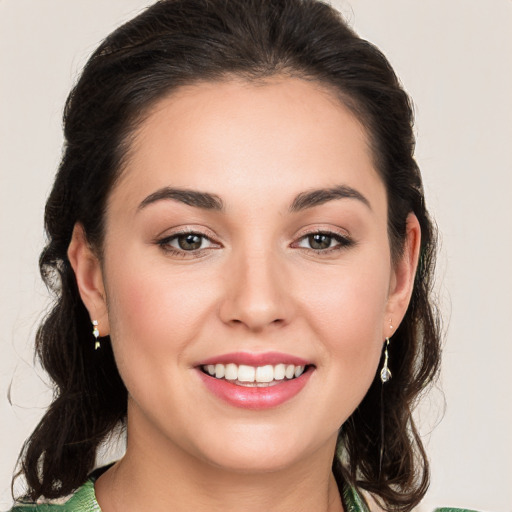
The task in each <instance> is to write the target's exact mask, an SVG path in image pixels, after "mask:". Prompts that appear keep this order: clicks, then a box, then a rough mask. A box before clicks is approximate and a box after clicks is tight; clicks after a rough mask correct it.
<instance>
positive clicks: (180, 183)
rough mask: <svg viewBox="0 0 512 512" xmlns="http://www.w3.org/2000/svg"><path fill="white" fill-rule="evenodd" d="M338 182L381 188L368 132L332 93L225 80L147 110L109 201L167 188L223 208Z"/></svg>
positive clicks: (184, 90) (281, 81)
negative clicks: (204, 195)
mask: <svg viewBox="0 0 512 512" xmlns="http://www.w3.org/2000/svg"><path fill="white" fill-rule="evenodd" d="M340 183H342V184H347V185H350V186H352V185H357V186H358V187H363V188H367V189H368V188H370V189H371V188H375V187H376V186H380V188H381V189H382V188H383V187H382V183H381V181H380V178H379V176H378V174H377V173H376V171H375V168H374V165H373V159H372V155H371V150H370V146H369V143H368V136H367V133H366V130H365V128H364V127H363V126H362V124H361V123H360V122H359V121H358V119H357V118H356V117H355V116H354V115H353V114H352V113H351V111H350V110H349V109H348V108H346V107H345V106H344V105H343V103H342V102H341V101H340V100H339V99H338V98H337V97H336V96H335V94H334V93H333V92H332V91H331V90H329V89H328V88H326V87H323V86H321V85H319V84H318V83H316V82H310V81H306V80H302V79H298V78H284V77H281V78H273V79H269V80H266V81H261V82H257V83H254V82H246V81H241V80H229V81H223V82H203V83H198V84H195V85H191V86H184V87H181V88H179V89H178V90H176V91H174V92H173V93H172V94H171V95H169V96H167V97H165V98H163V99H161V100H160V101H158V102H157V103H156V104H155V105H154V106H153V108H152V109H151V111H150V112H149V114H148V115H147V116H145V118H144V120H143V121H142V122H141V124H140V125H139V127H138V128H137V130H136V131H135V133H134V137H133V139H132V145H131V150H130V155H129V158H128V159H127V164H126V165H125V168H124V170H123V173H122V176H121V179H120V181H119V182H118V184H117V186H116V188H115V189H114V191H113V193H112V197H111V200H112V202H113V201H114V200H115V199H116V198H119V197H122V202H123V203H124V204H135V203H137V201H140V200H142V199H141V198H142V197H145V195H147V194H149V193H151V192H153V191H154V190H156V189H158V188H161V187H164V186H170V185H172V186H174V187H183V188H193V189H197V190H204V191H208V192H212V193H216V194H218V195H220V196H222V197H226V196H227V197H226V198H227V203H229V199H230V195H231V193H233V199H236V197H237V196H238V197H240V196H241V195H247V196H248V197H251V198H256V197H261V196H272V195H277V196H280V197H283V198H284V197H285V196H286V195H287V194H288V195H289V196H290V197H292V196H293V195H295V194H296V193H297V192H300V191H302V190H306V189H310V188H317V187H318V186H324V187H325V186H335V185H339V184H340ZM380 193H381V195H382V190H380Z"/></svg>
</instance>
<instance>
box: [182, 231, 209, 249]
mask: <svg viewBox="0 0 512 512" xmlns="http://www.w3.org/2000/svg"><path fill="white" fill-rule="evenodd" d="M176 240H177V242H178V246H179V248H180V249H182V250H184V251H194V250H196V249H200V248H201V245H202V243H203V237H202V236H201V235H197V234H195V233H187V234H186V235H179V236H178V237H176Z"/></svg>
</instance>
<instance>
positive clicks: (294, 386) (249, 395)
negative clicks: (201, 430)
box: [197, 368, 313, 410]
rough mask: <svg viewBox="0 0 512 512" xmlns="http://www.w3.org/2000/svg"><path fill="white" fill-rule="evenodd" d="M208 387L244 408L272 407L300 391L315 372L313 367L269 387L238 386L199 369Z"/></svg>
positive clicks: (221, 396)
mask: <svg viewBox="0 0 512 512" xmlns="http://www.w3.org/2000/svg"><path fill="white" fill-rule="evenodd" d="M197 371H198V372H199V375H200V377H201V379H202V381H203V382H204V384H205V385H206V387H207V388H208V390H209V391H211V392H212V393H213V394H214V395H215V396H217V397H218V398H220V399H222V400H224V401H225V402H227V403H228V404H230V405H233V406H235V407H240V408H242V409H256V410H261V409H271V408H272V407H278V406H279V405H281V404H284V403H285V402H287V401H288V400H291V399H292V398H293V397H294V396H296V395H297V394H299V393H300V391H301V390H302V388H303V387H304V386H305V385H306V384H307V382H308V380H309V377H310V376H311V374H312V373H313V371H312V368H310V369H308V370H307V371H305V372H304V373H303V374H302V375H301V376H300V377H297V378H295V379H291V380H283V381H281V382H279V383H278V384H274V385H272V386H267V387H262V388H258V387H246V386H237V385H236V384H233V383H232V382H229V381H227V380H225V379H216V378H215V377H211V376H210V375H207V374H205V373H204V372H202V371H201V370H199V369H198V370H197Z"/></svg>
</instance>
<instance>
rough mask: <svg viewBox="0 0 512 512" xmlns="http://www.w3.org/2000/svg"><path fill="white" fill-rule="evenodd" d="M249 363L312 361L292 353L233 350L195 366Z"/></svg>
mask: <svg viewBox="0 0 512 512" xmlns="http://www.w3.org/2000/svg"><path fill="white" fill-rule="evenodd" d="M229 363H233V364H236V365H241V364H244V365H247V366H256V367H257V366H265V365H277V364H281V363H282V364H293V365H295V366H307V365H309V364H311V362H309V361H306V360H305V359H303V358H301V357H297V356H293V355H290V354H284V353H281V352H261V353H254V352H233V353H231V354H221V355H218V356H213V357H209V358H208V359H204V360H202V361H200V362H199V363H197V365H195V366H206V365H209V364H229Z"/></svg>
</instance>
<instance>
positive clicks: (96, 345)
mask: <svg viewBox="0 0 512 512" xmlns="http://www.w3.org/2000/svg"><path fill="white" fill-rule="evenodd" d="M92 325H93V329H92V335H93V336H94V338H95V340H96V341H95V342H94V350H98V349H99V348H100V346H101V345H100V340H99V339H98V338H99V336H100V331H99V330H98V320H93V321H92Z"/></svg>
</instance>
